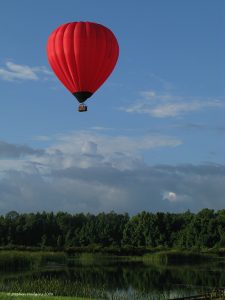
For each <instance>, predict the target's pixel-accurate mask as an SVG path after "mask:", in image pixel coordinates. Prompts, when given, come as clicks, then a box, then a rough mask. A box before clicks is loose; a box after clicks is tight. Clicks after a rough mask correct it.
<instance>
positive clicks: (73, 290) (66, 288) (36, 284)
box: [0, 277, 106, 299]
mask: <svg viewBox="0 0 225 300" xmlns="http://www.w3.org/2000/svg"><path fill="white" fill-rule="evenodd" d="M0 292H4V293H35V294H50V295H53V296H68V297H69V296H70V297H72V296H73V297H86V298H87V297H89V298H95V299H106V293H105V290H104V288H103V287H102V288H101V289H100V288H98V289H97V288H94V287H92V286H90V285H88V284H82V283H81V282H74V281H71V280H66V279H64V280H63V279H58V278H51V277H49V278H27V279H26V278H25V279H20V278H18V279H16V280H15V279H14V280H4V282H0ZM0 299H1V298H0ZM35 299H36V298H35Z"/></svg>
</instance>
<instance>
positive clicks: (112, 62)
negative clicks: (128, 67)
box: [98, 35, 118, 86]
mask: <svg viewBox="0 0 225 300" xmlns="http://www.w3.org/2000/svg"><path fill="white" fill-rule="evenodd" d="M112 39H113V40H115V42H116V45H117V47H116V48H117V53H116V55H115V54H114V55H113V57H111V58H110V57H108V64H106V65H105V66H104V69H105V70H104V72H103V74H104V75H105V77H104V76H103V75H102V77H100V78H99V81H98V84H99V86H101V85H102V84H103V83H104V82H105V81H106V80H107V78H108V77H109V76H110V75H111V73H112V71H113V69H114V68H115V66H116V62H117V60H118V43H117V41H116V39H115V37H114V36H113V35H112V36H111V39H110V46H111V49H110V50H111V51H110V52H112V53H113V51H112V47H113V43H112ZM109 67H110V68H109ZM107 70H108V71H107Z"/></svg>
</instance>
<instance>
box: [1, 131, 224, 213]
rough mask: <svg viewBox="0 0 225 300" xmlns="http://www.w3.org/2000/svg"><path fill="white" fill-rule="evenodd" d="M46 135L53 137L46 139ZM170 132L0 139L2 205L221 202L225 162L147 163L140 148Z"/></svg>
mask: <svg viewBox="0 0 225 300" xmlns="http://www.w3.org/2000/svg"><path fill="white" fill-rule="evenodd" d="M51 141H52V140H51ZM178 144H179V141H177V140H176V139H175V138H172V137H162V136H156V135H155V136H150V135H148V136H138V137H134V136H133V137H129V136H120V137H116V136H107V135H100V134H93V133H90V132H79V133H76V132H74V133H73V134H70V135H69V134H68V135H59V136H58V137H57V139H56V140H55V141H54V145H51V146H49V147H48V148H46V149H45V150H41V151H40V149H34V148H31V147H29V146H24V145H21V146H18V145H13V144H10V145H9V144H8V143H5V142H2V143H1V144H0V150H1V145H2V149H3V150H2V151H3V153H5V151H6V149H8V150H9V152H10V155H8V156H9V157H10V158H4V156H5V154H4V156H2V159H1V160H0V209H1V212H3V213H4V212H7V211H9V210H12V209H15V207H16V208H17V210H18V211H37V210H41V211H42V210H47V211H52V210H54V211H58V210H66V211H69V212H81V211H83V212H88V211H89V212H93V213H97V212H100V211H110V210H112V209H113V210H115V211H120V212H121V211H123V212H125V211H127V212H129V213H137V212H139V211H141V210H150V211H173V212H175V211H184V210H186V209H191V210H195V211H196V210H199V209H202V208H203V207H209V208H214V209H220V208H223V207H224V194H225V185H224V181H225V166H223V165H213V164H205V165H200V166H193V165H178V166H169V165H161V166H149V165H147V164H146V163H145V161H144V158H143V155H142V154H143V151H151V149H154V147H174V146H176V145H178Z"/></svg>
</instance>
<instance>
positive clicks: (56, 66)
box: [50, 28, 70, 90]
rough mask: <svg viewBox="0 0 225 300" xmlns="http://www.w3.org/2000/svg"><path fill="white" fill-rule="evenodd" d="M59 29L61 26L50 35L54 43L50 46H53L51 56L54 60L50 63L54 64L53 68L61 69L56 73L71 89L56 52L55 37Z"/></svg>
mask: <svg viewBox="0 0 225 300" xmlns="http://www.w3.org/2000/svg"><path fill="white" fill-rule="evenodd" d="M58 30H59V28H57V29H56V30H55V31H54V32H53V33H52V34H51V36H50V38H52V43H50V46H51V50H52V51H51V56H52V58H51V61H52V63H50V65H51V66H52V68H53V70H54V69H58V70H59V72H57V73H56V74H57V75H56V76H57V77H58V79H59V80H60V81H62V83H63V84H64V86H65V87H66V88H67V89H68V90H70V86H69V84H68V83H67V78H66V76H65V74H64V72H63V70H62V68H61V66H60V64H59V62H58V57H57V56H56V54H55V52H56V51H55V37H56V33H57V31H58Z"/></svg>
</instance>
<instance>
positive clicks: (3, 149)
mask: <svg viewBox="0 0 225 300" xmlns="http://www.w3.org/2000/svg"><path fill="white" fill-rule="evenodd" d="M43 153H44V150H42V149H33V148H31V147H29V146H26V145H14V144H9V143H7V142H4V141H0V159H5V158H20V157H23V156H25V155H34V154H35V155H42V154H43Z"/></svg>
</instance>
